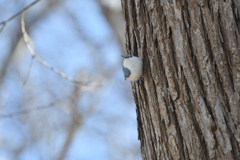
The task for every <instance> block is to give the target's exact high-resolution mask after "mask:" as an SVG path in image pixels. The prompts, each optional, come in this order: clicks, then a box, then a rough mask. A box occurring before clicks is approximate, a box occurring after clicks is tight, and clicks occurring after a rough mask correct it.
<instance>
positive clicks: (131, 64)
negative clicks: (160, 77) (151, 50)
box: [123, 56, 143, 81]
mask: <svg viewBox="0 0 240 160" xmlns="http://www.w3.org/2000/svg"><path fill="white" fill-rule="evenodd" d="M123 65H124V67H126V68H128V69H129V70H130V72H131V74H130V76H129V77H128V79H129V80H131V81H136V80H138V79H139V78H140V77H141V76H142V72H143V69H142V66H143V62H142V60H141V59H140V58H138V57H134V56H133V57H131V58H124V61H123Z"/></svg>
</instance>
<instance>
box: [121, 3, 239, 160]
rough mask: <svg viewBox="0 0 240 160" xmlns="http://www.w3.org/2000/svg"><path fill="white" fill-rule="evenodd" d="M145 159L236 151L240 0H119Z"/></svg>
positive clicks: (225, 159) (228, 158) (226, 157)
mask: <svg viewBox="0 0 240 160" xmlns="http://www.w3.org/2000/svg"><path fill="white" fill-rule="evenodd" d="M122 8H123V13H124V16H125V20H126V35H125V36H126V49H127V51H128V53H129V54H130V50H131V51H133V52H132V53H133V54H134V55H135V56H139V57H140V58H142V59H143V63H144V79H143V80H140V81H138V82H132V89H133V95H134V99H135V102H136V112H137V121H138V134H139V139H140V141H141V155H142V158H143V159H148V160H155V159H159V160H164V159H174V160H175V159H184V160H185V159H193V160H197V159H222V160H232V159H240V117H239V116H240V113H239V112H240V109H239V105H240V102H239V99H240V98H239V96H240V94H239V93H240V0H122Z"/></svg>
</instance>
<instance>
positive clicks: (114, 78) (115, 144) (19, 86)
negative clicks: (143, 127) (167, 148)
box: [0, 0, 141, 160]
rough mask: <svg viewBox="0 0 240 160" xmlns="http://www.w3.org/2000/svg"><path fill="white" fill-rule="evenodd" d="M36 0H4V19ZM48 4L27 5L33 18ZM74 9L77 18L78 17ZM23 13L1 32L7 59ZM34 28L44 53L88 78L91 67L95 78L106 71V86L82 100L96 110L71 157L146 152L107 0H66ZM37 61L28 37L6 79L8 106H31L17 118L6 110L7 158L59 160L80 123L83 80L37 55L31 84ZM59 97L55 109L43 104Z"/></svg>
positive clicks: (2, 128) (0, 93)
mask: <svg viewBox="0 0 240 160" xmlns="http://www.w3.org/2000/svg"><path fill="white" fill-rule="evenodd" d="M31 2H33V1H30V0H27V1H23V0H19V1H14V0H11V1H8V0H3V1H2V2H0V10H1V11H0V14H1V15H2V16H1V17H0V22H1V21H4V20H6V19H8V18H9V17H10V16H12V15H14V14H15V13H17V11H20V10H21V8H24V7H25V6H27V5H28V4H30V3H31ZM44 3H46V2H44V1H41V2H39V3H37V4H36V5H35V6H33V7H32V8H31V9H29V10H28V11H27V12H26V14H25V21H26V24H29V23H30V22H31V21H33V20H34V18H36V17H37V16H38V14H39V13H41V10H42V9H43V8H44V7H45V5H44ZM111 3H112V2H111ZM109 4H110V1H109ZM69 14H70V15H73V16H74V18H75V19H74V20H72V19H70V18H69ZM19 19H20V16H19V17H17V18H16V19H14V20H13V21H11V22H9V23H8V24H7V25H6V27H5V28H4V30H3V32H2V33H1V34H0V50H1V51H2V53H1V55H2V56H1V58H0V61H2V62H1V63H0V64H3V62H4V61H5V58H6V57H7V55H8V54H9V51H10V50H11V48H13V47H15V46H12V44H14V39H16V37H17V35H16V34H17V33H18V29H20V21H19ZM27 31H28V34H29V36H30V37H31V39H32V41H33V43H34V46H35V51H36V54H38V55H39V56H40V57H41V58H43V59H44V60H46V61H47V62H48V63H49V64H50V65H52V66H54V67H56V68H57V69H59V70H61V71H63V72H64V73H66V74H67V75H68V76H71V77H73V78H75V79H77V80H81V79H83V77H84V76H83V75H84V74H85V75H86V78H87V79H89V80H91V81H94V80H95V79H97V78H96V77H97V75H99V76H102V77H104V78H105V81H104V82H103V84H102V85H101V86H100V87H99V88H98V89H96V90H87V91H84V92H83V93H81V95H80V96H79V98H78V99H77V102H76V103H77V105H76V107H77V111H78V112H79V113H80V114H83V115H84V114H85V112H86V111H87V110H88V108H89V106H90V105H91V103H92V102H94V111H93V112H92V113H91V114H90V115H88V116H86V117H85V118H84V120H83V123H82V124H81V126H79V128H78V129H77V131H76V133H75V136H74V138H73V141H72V142H71V144H70V146H69V148H68V151H67V153H66V156H65V159H67V160H78V159H79V160H112V159H114V160H115V159H116V160H118V159H129V160H132V159H141V158H140V153H139V152H140V144H139V141H138V139H137V138H138V136H137V122H136V113H135V104H134V101H133V97H132V91H131V84H130V82H129V81H125V80H124V77H123V73H122V70H121V63H122V58H121V56H120V55H121V54H123V53H121V46H120V45H119V44H118V40H117V38H116V37H115V34H114V32H113V30H112V29H111V26H110V25H109V24H108V21H107V20H106V18H105V17H104V16H103V14H102V11H101V6H100V5H99V3H98V2H97V1H95V0H81V1H62V2H61V3H60V4H59V5H58V6H53V7H51V8H50V9H49V11H47V13H45V15H44V16H42V17H41V18H40V19H37V20H36V22H35V23H33V25H31V26H30V28H29V29H28V30H27ZM30 63H31V56H30V54H29V52H28V50H27V49H26V47H25V46H24V45H23V42H22V41H20V42H19V43H18V47H16V51H15V52H14V56H13V57H12V60H11V63H10V64H9V66H8V67H7V72H6V75H5V77H4V79H2V80H1V85H0V112H1V115H9V114H13V113H18V112H19V111H23V110H28V111H29V110H30V111H29V112H27V113H24V114H19V115H17V116H15V117H10V118H9V117H7V118H6V117H1V121H0V160H12V159H16V158H17V159H20V160H32V159H34V160H35V159H36V160H37V159H39V160H42V159H43V160H48V159H49V160H51V159H56V158H57V156H58V155H59V152H60V151H61V149H62V147H63V144H64V140H65V139H66V136H67V135H68V131H69V130H68V127H69V124H70V123H71V122H72V115H71V113H70V112H69V106H70V105H71V103H72V101H71V99H70V98H69V95H70V94H71V92H72V91H73V89H74V87H76V86H75V84H73V83H72V82H69V81H67V80H66V79H63V78H62V77H60V76H58V75H57V74H55V73H54V72H53V71H51V70H49V69H48V68H46V67H44V66H43V65H41V64H40V63H39V62H37V61H36V60H33V64H32V67H31V72H30V75H29V77H28V80H27V83H26V84H25V85H23V82H24V80H25V79H26V76H27V72H28V69H29V66H30ZM0 67H3V66H0ZM79 75H80V76H79ZM66 97H67V98H66ZM58 99H61V101H60V102H56V103H55V104H54V105H52V106H51V107H49V108H47V109H39V110H38V109H36V108H39V107H40V108H41V107H46V106H48V105H49V104H52V103H53V102H55V101H57V100H58ZM20 149H21V150H20ZM16 153H18V155H16Z"/></svg>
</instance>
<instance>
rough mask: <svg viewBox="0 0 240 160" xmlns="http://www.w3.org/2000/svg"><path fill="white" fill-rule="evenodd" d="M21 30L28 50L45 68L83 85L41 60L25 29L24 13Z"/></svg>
mask: <svg viewBox="0 0 240 160" xmlns="http://www.w3.org/2000/svg"><path fill="white" fill-rule="evenodd" d="M21 28H22V34H23V41H24V43H25V45H26V47H27V49H28V50H29V52H30V54H31V55H32V56H33V57H34V58H35V59H36V60H37V61H38V62H39V63H41V64H42V65H43V66H45V67H47V68H48V69H50V70H52V71H53V72H55V73H56V74H58V75H59V76H60V77H62V78H64V79H66V80H68V81H70V82H73V83H76V84H81V82H78V81H76V80H74V79H73V78H72V77H69V76H67V75H66V74H65V73H63V72H62V71H60V70H58V69H57V68H55V67H53V66H51V65H50V64H48V63H47V62H46V61H44V60H43V59H42V58H40V57H39V56H38V55H37V54H36V53H35V51H34V46H33V42H32V40H31V38H30V37H29V36H28V34H27V32H26V29H25V23H24V12H23V13H22V17H21Z"/></svg>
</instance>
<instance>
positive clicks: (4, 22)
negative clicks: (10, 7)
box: [0, 0, 41, 33]
mask: <svg viewBox="0 0 240 160" xmlns="http://www.w3.org/2000/svg"><path fill="white" fill-rule="evenodd" d="M39 1H41V0H36V1H34V2H33V3H31V4H29V5H28V6H27V7H25V8H24V9H22V10H21V11H20V12H18V13H17V14H15V15H14V16H12V17H10V18H9V19H7V20H6V21H3V22H1V23H0V25H2V28H1V29H0V33H1V32H2V31H3V29H4V27H5V26H6V24H7V23H8V22H9V21H11V20H13V19H14V18H15V17H17V16H19V15H20V14H21V13H23V12H24V11H26V10H27V9H29V8H30V7H32V6H33V5H34V4H36V3H37V2H39Z"/></svg>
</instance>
